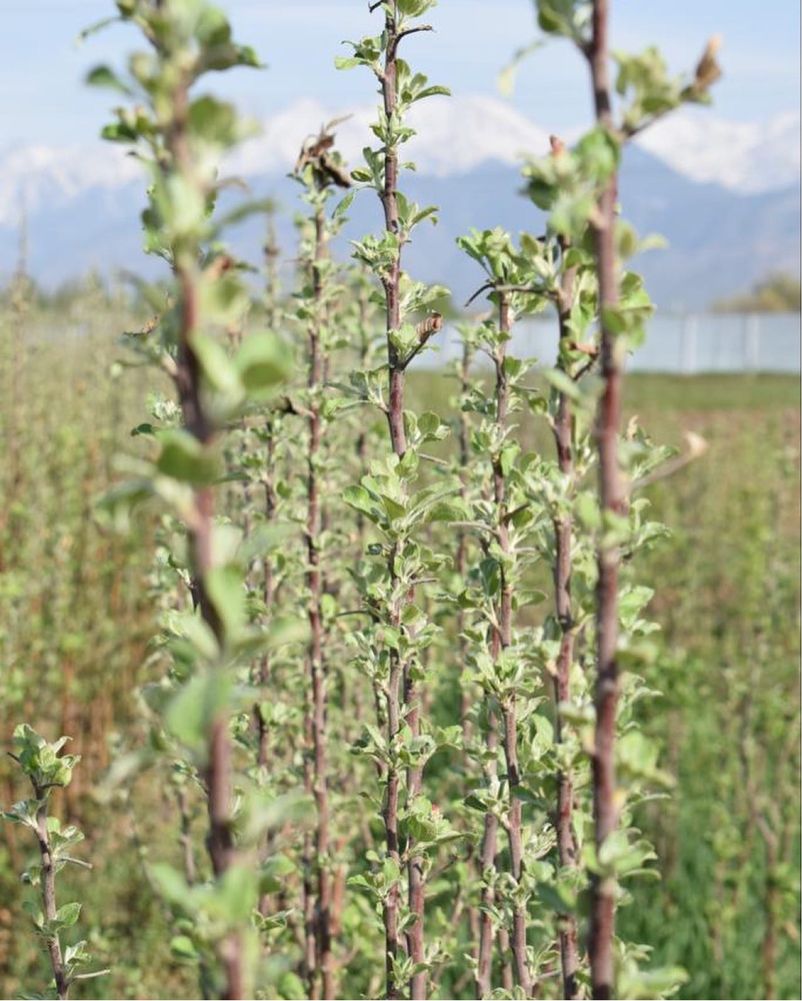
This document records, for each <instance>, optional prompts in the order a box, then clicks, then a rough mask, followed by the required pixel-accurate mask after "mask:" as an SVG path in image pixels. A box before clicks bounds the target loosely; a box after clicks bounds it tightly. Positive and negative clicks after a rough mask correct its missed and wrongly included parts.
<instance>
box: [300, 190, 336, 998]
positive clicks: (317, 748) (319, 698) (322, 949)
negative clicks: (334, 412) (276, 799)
mask: <svg viewBox="0 0 802 1001" xmlns="http://www.w3.org/2000/svg"><path fill="white" fill-rule="evenodd" d="M314 247H315V249H314V261H313V264H312V288H313V296H314V308H313V321H312V323H311V324H310V328H309V374H308V383H307V384H308V388H309V397H310V398H309V402H308V418H307V421H308V428H309V442H308V452H307V479H306V500H307V510H306V556H307V571H306V582H307V588H308V590H309V612H308V615H309V636H310V638H309V649H308V670H309V680H310V687H311V705H310V707H309V712H308V718H307V740H308V743H307V756H309V755H311V768H309V769H308V773H307V785H308V788H309V791H310V792H311V793H312V795H313V796H314V800H315V806H316V807H317V824H316V828H315V839H314V847H315V861H314V865H315V866H316V868H317V880H316V886H315V889H314V890H313V891H312V890H311V885H312V881H311V876H310V879H309V880H308V884H309V889H310V891H311V892H310V893H309V895H308V902H307V903H308V906H307V919H308V922H307V927H308V932H307V934H308V936H309V937H311V943H312V949H311V955H310V954H309V953H307V979H308V981H309V989H310V997H313V998H314V997H320V996H321V994H320V992H321V991H322V997H324V998H331V997H333V996H334V969H333V956H332V951H331V878H330V877H331V873H330V871H329V863H328V854H329V798H328V776H327V754H326V675H325V664H324V658H323V613H322V607H321V602H322V597H323V575H322V573H321V569H320V533H321V527H322V525H321V509H320V485H319V482H318V466H319V463H320V450H321V444H322V420H321V412H320V399H319V394H320V390H321V387H322V383H323V369H324V351H323V347H322V345H321V342H320V338H321V319H322V317H321V310H322V309H323V292H324V289H323V279H322V267H321V265H322V263H323V261H324V260H325V258H326V254H327V246H326V220H325V216H324V211H323V209H322V208H319V209H318V210H317V211H316V213H315V245H314ZM311 868H312V866H311V860H310V869H311ZM315 895H316V898H317V899H314V897H315Z"/></svg>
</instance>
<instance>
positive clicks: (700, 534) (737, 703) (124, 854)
mask: <svg viewBox="0 0 802 1001" xmlns="http://www.w3.org/2000/svg"><path fill="white" fill-rule="evenodd" d="M79 319H80V318H79ZM5 322H6V324H8V322H9V321H8V318H6V320H5ZM77 322H78V321H76V323H77ZM119 322H120V320H119V317H118V316H114V317H111V316H110V318H109V320H108V322H106V321H105V320H104V321H103V322H97V321H96V320H91V321H90V322H89V323H88V327H87V329H86V330H84V328H83V327H81V326H80V323H79V324H78V328H80V329H81V330H82V331H83V333H82V334H81V336H80V337H62V338H58V339H54V340H53V341H52V342H50V343H47V344H42V345H40V346H38V347H34V346H31V345H28V346H27V347H26V346H22V347H21V348H20V347H19V345H18V346H17V348H16V349H15V350H14V351H9V349H8V345H9V344H10V343H12V342H11V341H10V340H9V339H8V338H7V337H5V336H4V338H3V341H4V344H5V345H6V347H5V349H4V351H5V353H4V357H3V366H4V368H3V394H2V399H0V428H1V429H2V437H3V441H4V442H5V448H4V452H5V457H4V462H3V467H2V470H0V489H1V490H2V497H1V498H0V509H1V510H2V512H3V515H2V520H0V546H1V547H2V549H1V550H0V556H1V559H0V640H1V641H2V656H3V671H2V680H0V704H2V733H1V734H0V737H2V741H3V743H4V746H6V745H7V741H8V739H9V736H10V732H11V729H12V728H13V725H14V723H15V722H17V721H18V720H19V719H23V718H24V719H29V720H31V721H32V722H35V723H36V725H37V726H38V727H41V728H42V729H44V730H45V731H47V732H49V731H53V732H55V731H58V732H70V733H73V734H74V735H75V736H76V738H77V739H76V749H77V750H79V751H80V752H81V753H82V754H83V755H84V764H83V766H82V769H81V775H82V779H81V783H82V784H80V785H79V786H78V787H76V788H75V790H74V792H73V794H72V797H71V799H70V801H68V802H67V803H62V804H61V806H62V808H63V809H64V810H65V811H66V812H67V813H68V814H69V815H70V816H73V817H75V818H77V819H79V820H80V822H81V824H82V826H83V827H84V829H85V830H86V831H87V832H88V837H89V840H88V854H89V855H90V857H92V859H93V862H94V865H95V869H96V873H97V876H96V877H95V878H93V879H92V880H91V882H90V883H89V884H88V885H89V889H88V896H87V895H86V894H87V890H86V889H84V890H82V891H81V892H82V895H83V896H84V900H85V908H84V921H85V923H87V924H88V925H89V926H90V927H91V928H92V929H93V931H92V939H93V949H94V951H95V952H96V953H97V954H98V955H99V956H100V957H101V961H102V960H103V958H104V957H118V959H117V960H116V961H115V962H114V964H113V966H114V970H113V975H112V977H111V979H110V980H109V981H106V982H105V983H104V985H103V987H102V988H101V987H100V986H92V984H91V983H90V984H88V985H87V986H86V987H84V988H82V990H84V991H86V992H87V993H85V994H84V995H81V996H101V995H92V994H91V993H90V992H91V991H93V990H95V991H97V990H101V989H102V990H105V991H109V990H111V991H115V992H117V993H114V994H105V995H103V996H137V997H165V996H169V997H188V996H194V995H193V994H191V993H190V992H191V991H192V990H193V989H194V979H193V977H194V975H192V974H185V971H184V970H182V968H181V967H180V966H176V965H175V964H174V963H172V962H171V961H170V959H169V955H168V953H167V947H166V942H167V941H168V940H169V937H170V932H169V926H168V919H167V916H166V914H165V911H164V909H163V908H162V907H161V905H160V904H159V903H158V902H157V901H156V900H155V898H154V896H153V894H152V893H151V892H150V890H149V887H148V883H147V879H146V876H145V871H144V869H143V867H142V863H143V860H145V859H146V858H147V851H148V849H147V847H146V846H147V844H148V840H149V835H152V834H153V832H157V834H158V836H160V837H161V838H162V839H163V840H169V839H172V838H175V836H176V835H175V830H174V829H173V827H168V823H169V824H172V823H173V821H172V820H170V819H169V817H170V809H171V804H170V803H169V802H167V799H168V798H169V797H167V796H166V794H165V793H164V791H157V790H155V789H154V790H151V791H150V792H149V795H150V799H146V800H145V801H141V802H140V805H139V807H137V808H135V809H131V807H130V803H128V801H126V800H125V797H124V796H123V797H122V798H120V799H118V801H116V802H115V803H114V804H112V805H111V806H109V805H108V804H105V805H104V804H102V803H99V802H98V801H97V800H96V799H94V798H93V797H92V796H91V795H90V788H91V787H92V786H94V785H96V784H97V783H98V781H99V780H100V778H101V777H102V775H103V773H104V770H105V769H106V768H107V766H108V764H109V761H110V758H111V757H113V751H114V748H115V747H116V746H117V744H118V743H119V742H121V741H123V740H126V739H131V738H132V735H133V736H134V737H135V734H136V732H137V731H136V722H135V720H136V709H137V706H136V701H135V698H134V696H133V695H132V694H131V693H132V691H133V689H134V687H135V686H136V685H137V684H138V683H139V682H141V681H142V680H143V679H144V677H145V676H146V674H147V663H146V661H147V656H146V654H147V647H146V643H147V637H148V636H150V635H152V633H153V629H154V626H153V621H152V613H151V611H150V608H149V599H148V586H149V584H148V582H149V574H150V573H151V572H152V565H151V560H150V557H149V554H148V552H147V547H144V550H143V546H142V545H141V544H140V540H139V539H137V538H136V537H134V538H130V537H129V538H128V539H127V540H126V539H120V538H118V537H116V536H112V535H110V534H109V533H108V532H106V531H105V530H102V529H101V528H100V527H98V525H97V523H96V521H95V519H94V514H93V503H94V500H95V498H96V497H97V496H98V495H99V494H100V493H102V491H103V490H104V489H105V488H106V487H107V486H108V484H109V483H110V482H112V481H113V480H114V478H115V476H116V475H117V473H116V472H115V464H114V460H115V459H116V458H118V457H119V456H120V455H121V454H125V453H126V452H128V453H130V452H131V451H133V450H135V448H136V442H135V440H133V439H131V437H130V433H129V432H130V428H132V427H133V426H134V425H136V424H138V423H139V422H140V421H141V420H142V414H143V405H142V401H143V399H144V397H145V395H146V389H147V386H146V384H145V383H144V381H143V379H142V378H141V377H137V376H134V377H133V378H132V377H131V376H130V375H127V376H126V377H125V378H123V379H119V378H116V377H113V375H112V372H111V367H110V363H111V362H112V360H113V359H114V358H115V357H119V352H118V351H117V349H116V348H114V347H113V333H110V332H109V331H116V330H117V329H119ZM413 388H414V393H415V394H416V395H417V396H418V398H419V400H420V402H422V403H424V404H426V405H428V406H431V407H432V408H434V409H437V410H438V411H439V412H440V413H441V414H443V415H444V416H445V415H446V414H447V412H448V410H449V405H448V400H449V397H450V396H451V394H452V391H453V389H452V386H451V384H450V383H449V382H448V380H447V379H446V378H445V377H444V376H442V375H439V374H437V373H422V374H418V375H417V376H416V377H415V379H414V387H413ZM627 410H628V412H629V415H630V416H631V415H634V414H637V415H638V417H639V419H640V421H641V423H642V424H643V425H644V426H645V427H646V428H647V429H648V430H649V431H650V432H651V433H652V435H653V437H654V438H655V439H657V440H659V441H662V442H667V443H669V444H674V445H677V446H678V447H682V436H683V433H684V432H687V431H693V432H695V433H696V434H698V435H701V436H702V437H703V438H704V439H705V440H706V442H707V443H708V448H707V451H706V453H705V454H704V456H703V457H701V458H700V459H698V460H697V461H695V462H694V463H692V464H691V465H689V466H687V467H686V468H684V469H682V470H680V471H679V472H678V473H676V475H674V476H672V477H670V478H667V479H665V480H663V481H660V482H658V483H656V484H655V485H654V486H653V487H651V488H650V497H651V500H652V501H653V504H654V508H655V512H656V515H657V517H659V518H660V519H661V520H664V521H666V522H667V523H668V524H669V525H670V527H671V529H672V532H673V539H672V541H671V542H670V543H667V544H665V545H663V546H662V547H661V548H659V549H657V550H656V551H654V552H653V553H652V554H650V555H649V556H648V557H647V558H646V559H645V560H644V561H643V563H642V566H641V567H640V568H639V570H638V575H639V576H640V577H641V578H642V579H643V580H645V581H648V582H650V583H651V584H653V585H654V586H655V588H656V592H657V593H656V597H655V599H654V602H653V608H652V610H653V612H654V616H655V617H656V618H657V619H658V620H659V622H660V623H661V626H662V629H663V633H664V639H665V642H664V645H663V650H664V653H663V655H662V656H661V657H660V658H658V660H657V661H656V662H655V663H654V664H653V665H651V667H650V668H649V671H650V676H649V677H648V678H647V680H648V682H649V684H650V686H651V687H653V688H654V689H657V690H659V691H660V692H662V695H661V697H660V698H659V699H656V700H654V701H653V702H651V703H649V704H648V705H647V706H646V707H645V708H644V710H643V714H644V722H645V725H646V727H647V729H648V730H649V731H650V732H651V733H652V734H654V735H655V736H657V737H658V738H659V739H660V741H661V743H662V746H663V748H664V754H663V764H664V767H665V768H666V770H667V771H669V772H670V773H671V775H672V776H673V778H674V781H675V787H674V790H673V793H672V795H671V798H670V799H661V800H657V801H654V802H652V803H650V804H647V805H646V806H645V807H644V808H643V815H642V817H641V818H640V822H641V823H642V826H643V827H644V829H645V830H647V831H648V833H649V834H650V836H651V838H652V839H653V840H654V842H655V843H656V845H657V849H658V852H659V856H660V862H659V867H660V870H661V873H662V879H661V880H660V881H659V882H656V883H655V882H649V883H643V882H642V883H640V884H639V885H638V887H637V889H636V890H635V896H634V899H632V900H631V902H630V903H629V906H628V907H627V908H625V909H624V910H623V911H622V915H621V921H622V924H623V926H624V927H625V928H626V931H627V933H631V934H632V935H634V936H636V937H638V938H639V940H640V941H645V942H648V943H650V945H651V946H652V947H653V950H654V958H655V961H658V962H660V963H670V964H677V965H680V966H683V967H684V968H685V969H686V970H687V972H688V977H689V979H688V982H687V983H686V985H685V987H684V988H683V996H685V997H687V998H708V997H710V998H713V997H720V998H758V997H760V998H763V997H783V998H794V997H798V996H799V994H798V991H799V976H800V970H799V926H798V913H799V895H798V889H799V865H798V859H799V825H798V813H799V758H798V751H799V731H798V728H799V705H798V690H799V689H798V661H799V448H800V441H799V384H798V381H797V380H796V379H795V378H791V377H770V376H699V377H673V376H671V377H669V376H657V375H648V376H647V375H637V376H632V377H631V378H630V380H629V383H628V390H627ZM525 435H526V436H528V437H529V440H530V443H531V444H534V445H536V446H540V447H550V443H549V442H548V441H547V439H545V438H544V437H543V436H542V435H534V434H533V433H532V432H531V430H530V429H528V428H527V429H525ZM151 527H152V525H151V523H149V522H147V521H146V522H144V523H143V525H142V526H141V527H140V528H139V529H138V531H139V532H140V533H141V532H145V533H148V532H149V531H150V528H151ZM146 537H147V536H146ZM2 769H3V770H2V773H0V788H1V789H2V799H3V800H4V801H6V802H8V801H10V800H11V798H12V797H15V796H16V797H17V798H18V795H19V790H18V789H17V788H16V787H15V785H14V783H13V781H12V779H11V777H10V772H9V770H8V769H6V767H5V766H2ZM142 802H144V804H145V805H144V807H143V805H142ZM0 838H1V839H2V840H0V892H2V897H3V903H2V905H0V995H2V996H4V997H10V996H14V994H15V993H17V992H19V991H20V990H24V989H26V988H25V986H24V985H25V984H26V982H27V981H28V980H29V979H31V970H32V969H34V967H36V966H37V964H38V962H39V959H38V958H37V956H36V954H35V952H34V950H33V947H32V946H29V945H28V944H27V942H26V943H24V944H23V943H21V942H19V941H16V940H15V939H16V933H15V931H14V915H15V914H18V913H19V909H20V907H21V892H20V887H19V883H18V879H17V877H16V875H15V874H16V873H17V872H18V871H19V869H20V868H21V860H22V859H23V858H24V855H25V851H26V848H25V846H23V845H21V844H20V839H19V836H15V833H14V832H13V831H11V830H9V827H8V825H4V826H3V827H2V829H0ZM73 878H81V877H73ZM669 930H670V934H669ZM120 956H124V959H122V960H120V959H119V957H120ZM37 968H38V967H37Z"/></svg>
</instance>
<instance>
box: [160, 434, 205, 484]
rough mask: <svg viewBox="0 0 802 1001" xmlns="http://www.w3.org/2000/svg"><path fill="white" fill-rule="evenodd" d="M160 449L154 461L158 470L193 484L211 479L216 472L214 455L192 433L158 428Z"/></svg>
mask: <svg viewBox="0 0 802 1001" xmlns="http://www.w3.org/2000/svg"><path fill="white" fill-rule="evenodd" d="M158 438H159V441H160V442H161V446H162V449H161V453H160V455H159V458H158V459H157V461H156V468H157V469H158V470H159V472H160V473H163V474H164V475H165V476H169V477H171V478H172V479H174V480H179V481H181V482H182V483H192V484H194V485H196V486H201V485H204V484H209V483H213V482H214V480H215V479H216V478H217V476H218V474H219V465H218V461H217V456H216V455H215V454H214V453H213V452H212V451H211V450H210V449H209V448H208V447H206V446H204V445H203V444H202V443H201V442H199V441H198V439H197V438H195V437H194V435H191V434H190V433H189V432H188V431H183V430H172V429H171V430H167V431H160V432H159V435H158Z"/></svg>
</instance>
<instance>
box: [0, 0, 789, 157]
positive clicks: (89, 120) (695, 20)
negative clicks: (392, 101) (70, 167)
mask: <svg viewBox="0 0 802 1001" xmlns="http://www.w3.org/2000/svg"><path fill="white" fill-rule="evenodd" d="M219 5H220V6H224V7H225V9H226V10H227V11H228V12H229V14H230V16H231V19H232V21H233V24H234V28H235V32H236V34H237V36H238V38H239V40H241V41H242V42H247V43H248V44H251V45H253V46H254V47H255V48H256V50H257V52H258V53H259V55H260V57H261V58H262V60H263V61H264V62H265V63H267V65H268V68H267V70H265V71H253V70H238V71H236V72H235V73H231V74H224V75H223V76H221V77H220V78H219V79H218V80H216V81H215V84H214V87H215V91H216V92H217V93H220V94H227V95H228V96H230V97H231V98H233V99H235V100H236V101H237V103H238V104H239V106H240V108H241V110H242V111H243V112H245V113H247V114H249V115H252V116H255V117H258V118H266V117H269V116H270V115H271V114H273V113H275V112H276V111H279V110H281V109H283V108H285V107H287V106H288V105H290V104H292V102H293V101H294V100H297V99H298V98H301V97H312V98H315V99H317V100H318V101H320V102H321V103H322V104H323V105H325V106H326V107H327V108H330V109H331V110H332V111H337V110H342V109H345V108H348V107H351V106H353V105H356V104H364V103H365V101H366V100H369V99H370V98H371V95H372V93H373V88H374V84H375V81H374V80H373V78H372V77H371V76H370V74H369V73H368V71H367V70H362V69H356V70H351V71H348V72H342V71H338V70H336V69H335V68H334V56H335V55H337V54H346V52H347V50H346V48H345V47H344V46H343V45H342V44H341V42H342V40H343V39H346V38H354V39H355V38H358V37H359V36H361V35H365V34H370V33H375V32H376V30H377V28H376V26H377V24H378V21H379V15H378V14H373V15H370V14H368V10H367V0H228V2H225V0H219ZM613 8H614V20H613V46H614V48H620V49H623V50H637V49H642V48H644V47H645V46H646V45H649V44H653V43H655V42H659V44H660V46H661V48H662V50H663V52H664V53H665V55H666V57H667V59H668V60H669V64H670V65H671V67H672V68H673V69H675V70H676V71H681V70H683V69H686V68H687V69H690V68H692V67H693V66H694V64H695V62H696V59H697V58H698V55H699V53H700V52H701V50H702V49H703V47H704V43H705V41H706V40H707V39H708V38H709V37H710V36H711V35H712V34H714V33H720V34H721V35H723V38H724V48H723V50H722V54H721V62H722V64H723V67H724V70H725V76H724V78H723V80H722V81H721V83H720V84H719V85H717V87H716V90H715V107H716V114H717V115H719V116H720V117H723V118H729V119H732V120H736V121H760V120H765V119H767V118H770V117H772V116H774V115H775V114H778V113H781V112H786V111H793V110H795V109H798V107H799V41H800V34H799V33H800V24H799V20H800V14H799V4H798V0H761V2H760V3H756V2H755V0H670V2H666V0H614V4H613ZM114 10H115V8H114V4H113V3H112V2H111V0H0V14H2V24H3V31H2V34H0V94H2V105H3V122H2V137H1V138H0V149H3V148H6V149H8V148H9V147H13V146H15V145H17V144H29V143H31V144H39V143H44V144H47V145H61V144H72V143H76V144H85V143H90V142H91V141H92V140H93V139H94V138H95V137H96V136H97V134H98V132H99V130H100V128H101V126H102V125H103V124H104V122H106V121H107V120H108V108H109V105H110V104H113V103H114V102H113V97H112V96H111V95H110V94H109V93H108V92H104V91H93V90H90V89H88V88H86V87H85V86H84V84H83V78H84V76H85V74H86V72H87V70H88V69H90V68H91V67H92V66H94V65H96V64H97V63H101V62H107V63H110V64H113V65H117V66H119V65H121V64H122V63H123V61H124V58H125V54H126V53H127V52H128V51H129V50H130V49H131V47H132V46H134V45H137V44H138V39H137V38H136V34H135V32H133V30H132V29H130V28H127V27H124V26H120V25H115V26H113V27H112V28H110V29H109V30H108V31H106V32H103V33H102V34H100V35H97V36H94V37H93V38H91V39H89V40H87V41H86V42H84V43H83V44H78V43H77V42H76V39H77V36H78V34H79V32H80V30H81V29H82V28H83V27H85V26H86V25H88V24H91V23H92V22H93V21H96V20H98V19H100V18H102V17H104V16H107V15H108V14H110V13H113V12H114ZM429 20H431V22H432V24H433V25H434V27H435V29H436V31H435V33H434V34H432V35H429V34H427V35H422V36H418V37H415V38H412V39H409V40H408V44H407V58H408V59H409V61H410V62H411V63H413V65H414V66H415V68H416V69H421V70H423V71H424V72H426V73H427V74H428V75H429V77H430V79H431V81H432V82H433V83H440V84H445V85H447V86H449V87H450V88H451V89H452V91H453V92H454V93H456V94H477V93H478V94H491V95H496V96H498V89H497V76H498V72H499V70H500V69H501V68H502V67H503V66H504V65H505V63H506V62H507V61H508V60H509V58H510V56H511V55H512V53H513V52H514V51H515V50H516V49H517V48H519V47H520V46H521V45H524V44H526V43H527V42H529V41H530V40H532V39H533V38H534V37H535V35H536V28H535V21H534V16H533V5H532V3H531V0H440V4H439V6H438V7H437V8H436V9H435V10H434V11H433V12H432V14H431V15H430V18H429ZM512 102H513V104H514V105H515V107H516V108H517V109H518V110H519V111H521V112H523V113H524V114H526V115H527V116H528V117H529V118H531V119H532V120H533V121H534V122H536V123H537V124H538V125H540V126H541V127H542V128H544V129H547V130H553V131H561V130H562V131H568V130H569V129H573V128H578V127H580V126H582V125H585V124H586V123H587V121H588V119H589V114H590V108H589V92H588V86H587V79H586V77H585V71H584V67H583V66H582V64H581V62H580V61H579V59H578V56H577V55H576V53H575V52H574V51H573V49H572V47H571V46H570V45H569V44H568V43H565V42H560V41H557V42H549V44H548V45H547V46H545V47H543V48H541V49H539V50H538V51H537V52H536V53H535V54H534V55H533V56H532V57H531V58H530V59H529V60H528V61H527V62H526V64H525V65H524V66H523V68H522V69H521V72H520V73H519V76H518V81H517V85H516V89H515V93H514V96H513V98H512Z"/></svg>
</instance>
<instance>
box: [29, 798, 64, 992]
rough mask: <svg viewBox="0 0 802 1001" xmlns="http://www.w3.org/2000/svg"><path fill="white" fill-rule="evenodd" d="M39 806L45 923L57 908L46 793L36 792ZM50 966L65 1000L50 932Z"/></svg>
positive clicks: (54, 940)
mask: <svg viewBox="0 0 802 1001" xmlns="http://www.w3.org/2000/svg"><path fill="white" fill-rule="evenodd" d="M36 795H37V798H38V799H40V800H41V801H42V802H41V806H40V807H39V809H38V810H37V811H36V837H37V840H38V842H39V854H40V856H41V859H42V886H41V888H42V911H43V913H44V916H45V920H46V921H47V922H53V921H55V920H56V913H57V911H58V907H57V905H56V870H55V867H54V865H53V855H52V852H51V847H50V833H49V831H48V829H47V805H46V803H45V800H44V796H45V795H46V793H44V792H42V791H40V790H38V789H37V790H36ZM46 944H47V952H48V955H49V956H50V965H51V966H52V968H53V980H54V982H55V985H56V994H57V995H58V997H59V999H63V998H66V997H67V996H68V992H69V988H70V985H69V982H68V980H67V970H66V967H65V966H64V957H63V955H62V952H61V941H60V939H59V935H58V932H51V933H49V934H48V935H47V938H46Z"/></svg>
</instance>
